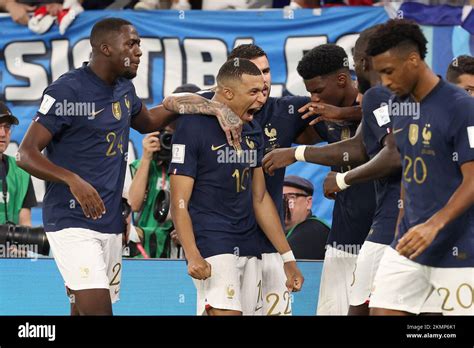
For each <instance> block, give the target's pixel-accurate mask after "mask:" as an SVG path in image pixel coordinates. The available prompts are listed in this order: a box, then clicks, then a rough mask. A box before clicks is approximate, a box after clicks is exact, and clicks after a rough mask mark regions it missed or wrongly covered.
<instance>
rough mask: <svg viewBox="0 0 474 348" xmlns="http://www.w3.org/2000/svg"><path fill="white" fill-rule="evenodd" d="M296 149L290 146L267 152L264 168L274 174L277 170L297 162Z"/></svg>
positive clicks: (268, 172)
mask: <svg viewBox="0 0 474 348" xmlns="http://www.w3.org/2000/svg"><path fill="white" fill-rule="evenodd" d="M295 149H296V148H293V147H288V148H284V149H275V150H273V151H272V152H270V153H267V154H266V155H265V157H264V158H263V170H264V171H265V172H266V173H267V174H269V175H273V174H274V172H275V170H277V169H280V168H284V167H287V166H289V165H290V164H292V163H295V162H296V159H295Z"/></svg>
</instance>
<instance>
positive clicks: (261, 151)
mask: <svg viewBox="0 0 474 348" xmlns="http://www.w3.org/2000/svg"><path fill="white" fill-rule="evenodd" d="M264 152H265V146H264V141H263V133H262V132H260V133H259V134H258V148H257V165H256V166H255V167H256V168H259V167H261V166H262V161H263V154H264Z"/></svg>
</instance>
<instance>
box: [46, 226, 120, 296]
mask: <svg viewBox="0 0 474 348" xmlns="http://www.w3.org/2000/svg"><path fill="white" fill-rule="evenodd" d="M46 236H47V237H48V241H49V245H50V246H51V251H52V252H53V256H54V260H55V261H56V265H57V266H58V268H59V272H60V273H61V275H62V277H63V279H64V282H65V284H66V286H67V287H68V288H69V289H71V290H84V289H109V290H110V299H111V301H112V303H115V302H116V301H118V300H119V292H120V280H121V276H122V234H121V233H119V234H109V233H100V232H96V231H92V230H88V229H85V228H65V229H63V230H60V231H57V232H47V233H46Z"/></svg>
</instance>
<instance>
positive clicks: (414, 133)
mask: <svg viewBox="0 0 474 348" xmlns="http://www.w3.org/2000/svg"><path fill="white" fill-rule="evenodd" d="M418 133H419V130H418V125H417V124H414V123H412V124H411V125H410V128H409V129H408V141H410V144H412V145H415V144H416V142H417V141H418Z"/></svg>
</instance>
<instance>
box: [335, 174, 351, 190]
mask: <svg viewBox="0 0 474 348" xmlns="http://www.w3.org/2000/svg"><path fill="white" fill-rule="evenodd" d="M347 173H349V172H345V173H337V174H336V184H337V187H339V189H340V190H341V191H342V190H345V189H346V188H348V187H349V186H351V185H348V184H346V181H345V180H344V178H345V177H346V175H347Z"/></svg>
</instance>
